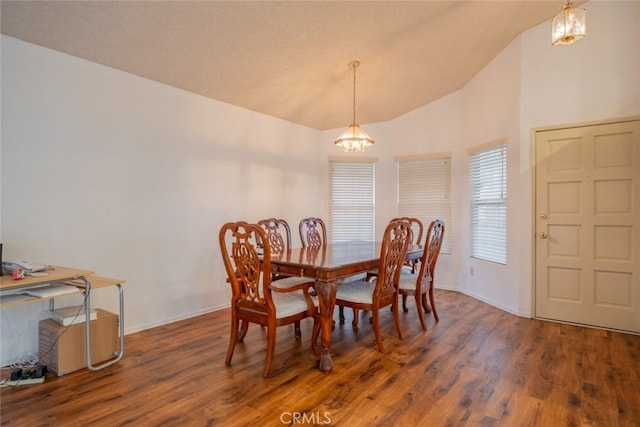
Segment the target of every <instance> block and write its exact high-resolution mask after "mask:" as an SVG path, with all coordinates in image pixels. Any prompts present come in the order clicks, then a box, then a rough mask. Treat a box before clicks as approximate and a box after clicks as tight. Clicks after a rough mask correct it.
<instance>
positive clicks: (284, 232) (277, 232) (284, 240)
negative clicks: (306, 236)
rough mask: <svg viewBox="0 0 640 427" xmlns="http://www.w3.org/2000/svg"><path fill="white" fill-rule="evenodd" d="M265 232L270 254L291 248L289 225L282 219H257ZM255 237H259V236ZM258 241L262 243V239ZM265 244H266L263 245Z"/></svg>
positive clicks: (278, 253) (277, 253) (280, 252)
mask: <svg viewBox="0 0 640 427" xmlns="http://www.w3.org/2000/svg"><path fill="white" fill-rule="evenodd" d="M258 225H259V226H260V227H262V229H263V230H264V232H265V234H266V240H267V241H268V242H269V245H270V246H271V254H272V255H281V254H283V253H285V252H287V251H288V250H289V249H290V248H291V227H289V223H288V222H287V221H285V220H284V219H277V218H267V219H263V220H260V221H258ZM257 238H259V239H261V237H260V236H257ZM258 243H261V244H264V242H263V241H262V240H260V241H259V242H258ZM265 246H266V245H265Z"/></svg>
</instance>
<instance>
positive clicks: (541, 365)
mask: <svg viewBox="0 0 640 427" xmlns="http://www.w3.org/2000/svg"><path fill="white" fill-rule="evenodd" d="M436 301H437V303H438V311H439V314H440V322H439V323H437V324H436V323H435V322H434V320H433V316H429V317H428V319H427V326H428V328H429V329H428V331H427V332H422V330H421V328H420V323H419V321H418V317H417V314H416V313H415V311H414V310H415V305H414V304H413V301H410V303H411V304H409V308H410V311H409V313H402V315H401V321H402V326H403V333H404V337H405V339H404V340H399V339H398V338H397V336H396V335H395V328H394V325H393V319H392V315H391V313H390V312H388V311H387V310H385V311H384V313H385V314H383V315H382V322H383V328H384V329H383V339H384V344H385V349H386V351H387V352H386V354H384V355H383V354H381V353H379V352H378V351H377V349H376V345H375V339H374V335H373V332H372V331H371V328H370V326H369V322H368V314H364V315H363V316H364V318H363V319H361V321H360V326H359V329H358V330H356V331H354V330H353V329H352V327H351V323H350V320H351V319H350V313H351V311H350V310H346V313H347V323H346V324H345V325H342V326H340V325H336V329H335V331H334V332H333V340H334V344H333V349H332V354H333V360H334V371H333V373H331V374H322V373H321V372H319V371H318V370H317V369H316V368H315V363H316V361H315V357H314V356H313V354H312V352H311V348H310V342H309V337H310V334H311V320H310V319H308V320H306V321H303V322H302V333H303V338H302V341H299V342H296V341H295V340H294V337H293V328H292V327H291V328H289V327H283V328H280V329H279V330H278V338H277V343H276V353H275V356H274V361H273V366H274V370H273V373H272V376H271V377H270V378H268V379H263V378H262V369H263V363H264V355H265V347H266V333H265V330H262V329H261V328H260V327H256V326H255V325H252V326H251V327H250V328H249V333H248V334H247V337H246V339H245V343H244V344H239V345H238V346H236V352H235V354H234V357H233V363H232V366H230V367H227V366H225V364H224V358H225V354H226V351H227V344H228V343H227V340H228V334H229V318H230V315H229V312H228V310H223V311H219V312H215V313H210V314H206V315H203V316H199V317H195V318H192V319H188V320H184V321H180V322H176V323H172V324H169V325H165V326H161V327H158V328H154V329H151V330H147V331H144V332H140V333H136V334H131V335H127V336H126V340H125V346H126V347H125V356H124V358H123V359H122V360H121V361H120V362H119V363H118V364H116V365H114V366H111V367H109V368H107V369H105V370H103V371H99V372H89V371H87V370H86V369H83V370H81V371H77V372H74V373H70V374H67V375H65V376H63V377H55V376H51V375H48V376H47V378H46V381H45V383H43V384H38V385H30V386H20V387H13V388H10V387H4V388H2V389H0V393H1V394H0V397H1V412H0V414H1V419H2V425H7V426H13V425H15V426H103V425H104V426H114V425H132V426H160V425H161V426H174V425H175V426H206V425H221V426H244V425H252V426H258V425H259V426H279V425H287V424H288V425H313V424H315V425H342V426H364V425H366V426H373V425H376V426H418V425H428V426H462V425H465V426H545V427H547V426H638V425H640V336H636V335H628V334H621V333H616V332H609V331H603V330H597V329H589V328H582V327H577V326H570V325H563V324H558V323H551V322H542V321H539V320H530V319H523V318H519V317H516V316H513V315H511V314H508V313H505V312H503V311H501V310H498V309H496V308H494V307H491V306H489V305H486V304H484V303H482V302H479V301H477V300H475V299H473V298H470V297H468V296H465V295H462V294H459V293H456V292H450V291H442V290H436ZM336 312H337V310H336ZM336 318H337V314H336Z"/></svg>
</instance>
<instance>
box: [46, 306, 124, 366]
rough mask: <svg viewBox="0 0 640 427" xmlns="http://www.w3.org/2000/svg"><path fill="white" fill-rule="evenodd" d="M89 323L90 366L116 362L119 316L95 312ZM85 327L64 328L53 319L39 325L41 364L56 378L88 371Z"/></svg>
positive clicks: (105, 312) (102, 311)
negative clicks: (110, 360)
mask: <svg viewBox="0 0 640 427" xmlns="http://www.w3.org/2000/svg"><path fill="white" fill-rule="evenodd" d="M96 311H97V313H98V318H97V319H96V320H92V321H91V364H92V365H94V366H95V365H97V364H99V363H101V362H104V361H105V360H109V359H113V358H115V355H114V353H115V352H117V351H118V349H119V344H120V341H119V338H120V337H119V333H118V332H119V330H118V315H117V314H114V313H110V312H108V311H105V310H101V309H96ZM85 328H86V326H85V323H84V322H83V323H76V324H75V325H70V326H63V325H61V324H59V323H58V322H56V321H54V320H52V319H46V320H41V321H40V328H39V329H40V334H39V353H40V363H41V364H43V365H47V368H48V370H49V372H54V373H56V374H57V375H58V376H62V375H65V374H68V373H69V372H73V371H77V370H78V369H82V368H86V367H87V356H86V354H87V350H86V348H87V345H86V336H85V334H86V329H85Z"/></svg>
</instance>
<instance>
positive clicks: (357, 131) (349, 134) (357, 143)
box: [335, 61, 373, 153]
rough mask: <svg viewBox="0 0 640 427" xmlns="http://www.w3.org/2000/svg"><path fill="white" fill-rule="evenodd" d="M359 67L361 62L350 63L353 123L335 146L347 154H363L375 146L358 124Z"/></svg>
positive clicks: (337, 140)
mask: <svg viewBox="0 0 640 427" xmlns="http://www.w3.org/2000/svg"><path fill="white" fill-rule="evenodd" d="M359 65H360V61H351V62H350V63H349V66H350V67H352V68H353V122H352V123H351V124H350V125H349V127H348V128H347V130H345V131H344V132H343V133H342V135H340V136H339V137H338V138H337V139H336V141H335V144H336V145H337V146H338V147H341V148H342V149H343V150H344V151H345V152H347V153H350V152H362V151H364V150H365V149H366V148H367V147H369V146H370V145H372V144H373V139H371V137H370V136H369V135H367V133H366V132H365V131H363V130H362V129H361V128H360V125H359V124H357V122H356V68H358V66H359Z"/></svg>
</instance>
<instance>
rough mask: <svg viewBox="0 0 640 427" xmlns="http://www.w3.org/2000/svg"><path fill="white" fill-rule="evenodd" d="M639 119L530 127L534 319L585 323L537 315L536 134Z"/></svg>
mask: <svg viewBox="0 0 640 427" xmlns="http://www.w3.org/2000/svg"><path fill="white" fill-rule="evenodd" d="M637 120H640V116H628V117H621V118H610V119H603V120H590V121H585V122H575V123H567V124H562V125H551V126H543V127H536V128H531V131H530V133H529V134H530V136H529V139H530V144H529V146H530V156H531V230H532V231H531V233H530V237H531V248H530V249H531V313H532V315H533V318H534V319H540V320H544V321H548V322H557V323H565V324H570V325H577V326H583V327H585V325H582V324H578V323H572V322H566V321H562V320H551V319H547V318H544V319H542V318H539V317H538V313H537V307H536V287H537V284H538V283H537V277H536V270H537V268H536V262H537V260H536V244H537V242H538V239H537V230H536V201H537V197H536V176H537V172H538V169H537V165H538V162H537V161H536V160H537V159H536V136H537V134H538V133H539V132H547V131H554V130H563V129H572V128H581V127H589V126H598V125H606V124H612V123H625V122H633V121H637ZM589 327H591V328H597V329H604V330H610V331H617V332H620V331H619V330H618V329H612V328H605V327H598V326H589ZM625 333H631V332H626V331H625Z"/></svg>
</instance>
